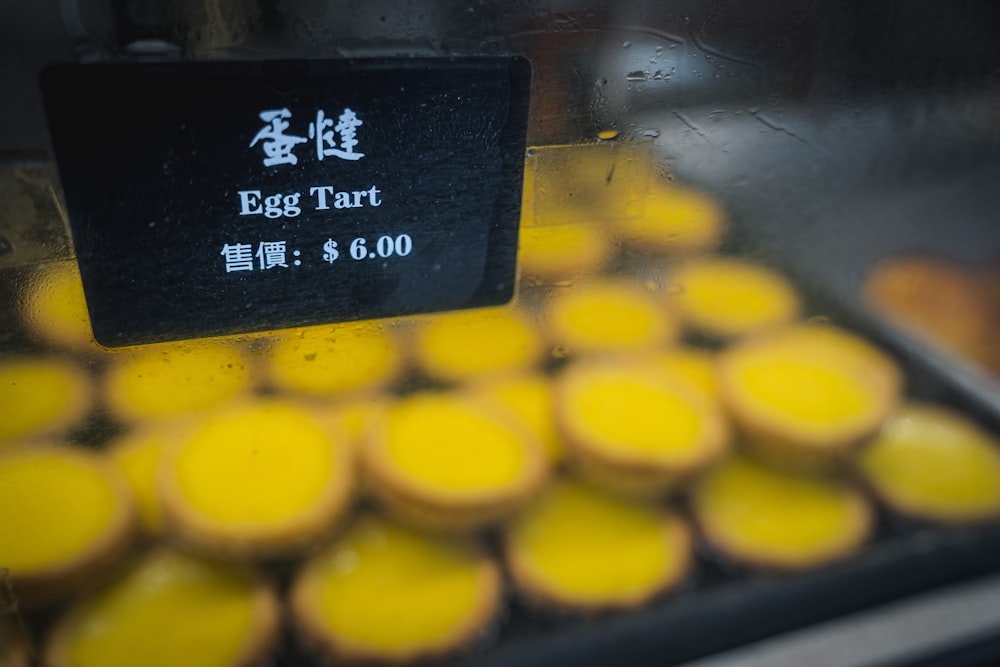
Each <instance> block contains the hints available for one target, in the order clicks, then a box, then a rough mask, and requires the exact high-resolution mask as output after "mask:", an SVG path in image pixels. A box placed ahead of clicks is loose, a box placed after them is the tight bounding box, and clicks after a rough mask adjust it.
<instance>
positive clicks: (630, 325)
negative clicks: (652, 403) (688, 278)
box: [544, 280, 678, 355]
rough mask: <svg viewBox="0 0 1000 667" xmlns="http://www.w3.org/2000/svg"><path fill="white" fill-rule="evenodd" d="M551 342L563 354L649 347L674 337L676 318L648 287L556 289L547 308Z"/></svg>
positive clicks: (616, 284)
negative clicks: (561, 350) (563, 352)
mask: <svg viewBox="0 0 1000 667" xmlns="http://www.w3.org/2000/svg"><path fill="white" fill-rule="evenodd" d="M544 325H545V329H546V333H547V337H548V340H549V343H550V344H551V345H553V346H555V347H557V348H560V349H563V350H565V352H566V353H567V354H571V355H581V354H588V353H594V352H622V351H628V350H640V349H649V348H652V347H655V346H657V345H660V344H663V343H667V342H670V341H672V340H674V339H675V338H676V337H677V334H678V326H677V323H676V322H675V320H674V317H673V316H672V315H671V314H670V313H669V312H668V310H667V309H666V308H665V307H664V306H663V304H662V303H659V302H658V301H657V299H656V298H655V297H654V296H653V295H652V294H651V293H650V292H649V291H647V290H646V289H644V288H643V287H641V286H639V285H634V284H632V283H629V282H626V281H623V280H595V281H590V282H580V283H575V284H573V285H570V286H568V287H563V288H559V289H557V290H555V292H554V293H553V295H552V296H551V298H550V299H549V301H548V302H547V303H546V305H545V312H544Z"/></svg>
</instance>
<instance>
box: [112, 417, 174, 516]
mask: <svg viewBox="0 0 1000 667" xmlns="http://www.w3.org/2000/svg"><path fill="white" fill-rule="evenodd" d="M170 443H171V438H170V436H169V435H168V432H167V431H166V430H165V429H162V428H147V429H143V430H140V431H136V432H133V433H129V434H128V435H126V436H123V437H122V438H119V439H118V440H117V441H115V443H114V444H113V446H112V448H111V461H112V463H114V465H115V466H116V467H117V468H118V470H119V472H121V473H122V476H123V477H124V478H125V481H126V482H128V485H129V488H130V489H131V491H132V496H133V497H134V498H135V501H136V507H137V509H138V510H139V520H140V522H141V523H142V527H143V528H144V529H145V530H146V531H148V532H150V533H157V532H159V531H160V529H161V528H162V526H163V509H162V508H161V506H160V499H159V496H158V494H157V490H156V480H157V474H158V472H159V469H160V464H161V462H162V461H163V460H164V456H165V453H166V451H167V448H168V447H169V445H170Z"/></svg>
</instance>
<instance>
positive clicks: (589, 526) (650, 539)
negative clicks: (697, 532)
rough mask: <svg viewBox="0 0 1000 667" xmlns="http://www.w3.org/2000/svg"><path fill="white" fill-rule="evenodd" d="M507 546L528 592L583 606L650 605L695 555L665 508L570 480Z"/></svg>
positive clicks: (530, 514)
mask: <svg viewBox="0 0 1000 667" xmlns="http://www.w3.org/2000/svg"><path fill="white" fill-rule="evenodd" d="M505 548H506V552H507V554H508V558H509V559H510V561H511V568H512V572H513V573H514V577H515V581H517V582H518V585H519V586H520V587H521V588H522V589H523V590H525V592H526V593H528V594H529V595H530V594H532V593H535V594H536V595H538V596H541V597H542V598H544V599H548V600H551V601H555V602H556V603H562V604H565V605H580V606H585V607H589V606H605V605H614V604H636V603H639V602H641V601H644V600H645V599H647V598H649V597H651V596H652V595H653V594H655V593H657V592H659V591H661V590H663V589H664V588H666V587H667V586H669V585H670V584H672V583H674V582H676V581H677V580H678V579H679V578H681V577H682V576H683V574H684V572H685V571H686V570H687V567H688V563H689V561H690V557H691V554H690V551H691V543H690V536H689V534H688V531H687V529H686V528H685V527H684V525H683V524H682V523H681V522H680V521H679V520H678V519H677V518H676V517H673V516H672V515H670V514H669V513H667V512H666V511H665V510H664V509H663V508H662V507H660V506H658V505H657V504H655V503H641V502H637V501H629V500H624V499H621V498H619V497H616V496H612V495H607V494H604V493H601V492H600V491H597V490H595V489H593V488H592V487H590V486H587V485H584V484H581V483H579V482H574V481H565V480H564V481H560V482H557V483H556V484H554V485H553V486H552V487H551V488H550V489H549V490H548V491H547V492H546V493H545V494H544V495H543V496H542V497H541V498H540V499H539V500H538V501H537V502H536V504H535V505H533V506H532V507H531V508H530V509H529V510H528V511H527V512H525V513H524V514H523V515H521V516H520V517H519V518H518V519H517V520H516V521H515V522H514V523H513V525H512V526H511V527H510V528H509V529H508V531H507V533H506V535H505Z"/></svg>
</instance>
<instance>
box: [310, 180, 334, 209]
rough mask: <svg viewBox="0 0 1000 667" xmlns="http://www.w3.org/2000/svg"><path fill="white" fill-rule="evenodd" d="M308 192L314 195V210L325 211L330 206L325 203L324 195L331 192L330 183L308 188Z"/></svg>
mask: <svg viewBox="0 0 1000 667" xmlns="http://www.w3.org/2000/svg"><path fill="white" fill-rule="evenodd" d="M309 194H311V195H316V210H317V211H325V210H327V209H328V208H330V207H329V206H328V205H327V203H326V196H327V195H328V194H333V186H332V185H320V186H316V187H312V188H309Z"/></svg>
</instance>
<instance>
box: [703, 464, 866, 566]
mask: <svg viewBox="0 0 1000 667" xmlns="http://www.w3.org/2000/svg"><path fill="white" fill-rule="evenodd" d="M690 500H691V507H692V511H693V514H694V518H695V523H696V524H697V526H698V527H699V529H700V531H701V533H702V535H703V536H704V537H705V539H706V541H707V542H708V543H709V544H711V545H712V546H713V547H714V548H715V549H716V550H717V551H719V552H720V553H721V554H723V555H725V556H726V557H727V558H729V559H731V560H733V561H736V562H738V563H743V564H745V565H749V566H751V567H755V568H761V569H765V570H775V571H789V572H790V571H799V570H806V569H809V568H813V567H818V566H820V565H824V564H827V563H830V562H833V561H836V560H840V559H842V558H844V557H846V556H848V555H850V554H852V553H854V552H855V551H856V550H857V549H858V548H859V547H860V546H861V544H862V543H863V542H864V541H865V539H866V538H867V537H868V535H869V533H870V532H871V528H872V523H873V518H872V513H871V509H870V507H869V505H868V503H867V501H866V500H865V498H864V496H863V495H862V494H861V493H860V492H858V491H857V490H855V489H854V488H852V487H851V486H849V485H847V484H844V483H840V482H838V481H836V480H834V479H832V478H830V479H827V478H823V477H814V476H806V475H803V474H800V473H791V472H787V471H784V470H781V469H776V468H770V467H767V466H765V465H763V464H760V463H757V462H755V461H752V460H751V459H747V458H745V457H742V456H733V457H730V458H729V459H728V460H727V461H725V462H723V463H722V464H721V465H719V466H718V467H717V468H716V469H715V470H713V471H712V472H710V473H708V474H707V475H706V476H705V477H704V478H703V479H702V480H700V481H699V483H698V484H697V485H696V486H695V488H694V489H693V491H692V493H691V497H690ZM831 516H832V517H833V521H835V522H838V521H839V525H837V526H834V529H831V530H830V531H828V532H826V533H823V534H819V535H818V536H817V534H816V532H815V529H816V526H817V525H818V522H819V521H820V519H821V518H830V517H831ZM733 519H737V520H742V521H743V522H744V523H748V524H749V528H747V530H749V531H750V533H751V534H750V535H749V536H748V535H747V534H746V532H744V531H743V530H741V529H743V528H745V527H744V526H731V525H730V523H729V522H730V521H731V520H733ZM755 522H756V525H755ZM805 525H808V527H807V528H806V529H805V530H806V532H810V531H812V533H813V534H811V535H806V537H805V538H804V539H803V540H802V541H803V542H809V541H811V543H810V544H806V546H805V547H803V546H802V545H801V544H792V545H789V544H788V540H791V539H793V537H792V536H793V535H795V529H796V527H798V526H805ZM734 528H735V529H736V530H735V531H734ZM761 532H763V533H765V535H763V536H761V534H760V533H761ZM768 532H770V533H772V534H771V535H770V536H768V535H766V533H768ZM775 532H777V533H780V535H778V537H777V538H775V536H774V533H775ZM782 542H784V543H782ZM797 547H798V549H797Z"/></svg>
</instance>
